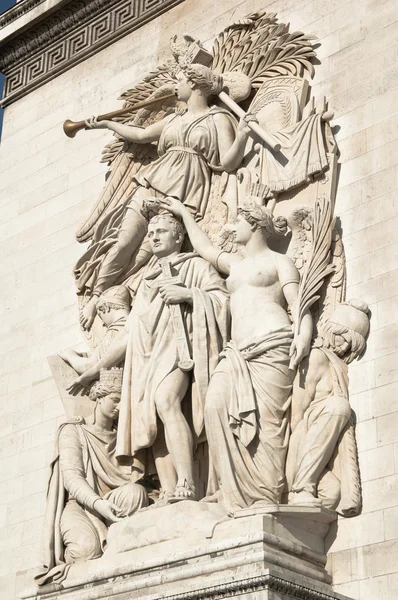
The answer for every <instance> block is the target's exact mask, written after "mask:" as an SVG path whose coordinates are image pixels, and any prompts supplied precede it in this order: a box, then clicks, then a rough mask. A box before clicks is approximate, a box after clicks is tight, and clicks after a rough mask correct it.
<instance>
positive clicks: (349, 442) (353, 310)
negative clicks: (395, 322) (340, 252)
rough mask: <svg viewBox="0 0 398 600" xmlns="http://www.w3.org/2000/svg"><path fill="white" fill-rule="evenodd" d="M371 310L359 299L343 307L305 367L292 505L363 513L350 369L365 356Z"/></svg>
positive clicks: (292, 460)
mask: <svg viewBox="0 0 398 600" xmlns="http://www.w3.org/2000/svg"><path fill="white" fill-rule="evenodd" d="M368 311H369V309H368V306H367V305H366V304H365V303H364V302H361V301H359V300H351V301H349V302H347V303H341V304H339V305H338V306H337V308H336V309H335V311H334V312H333V313H332V315H331V317H330V319H329V321H328V323H327V325H326V326H325V328H324V330H323V331H322V337H319V338H318V339H317V340H316V341H315V342H314V344H313V346H312V349H311V352H310V354H309V356H307V357H306V358H305V359H304V361H303V362H302V363H301V368H300V372H299V373H298V377H297V379H296V382H295V385H294V387H293V419H292V430H293V431H292V435H291V437H290V441H289V456H288V459H287V465H286V474H287V480H288V487H289V491H290V493H289V503H290V504H298V505H300V506H302V505H309V506H314V505H317V504H321V503H322V504H323V505H324V506H327V507H329V508H332V509H336V508H337V507H338V505H339V503H340V506H339V508H338V510H339V512H341V513H342V514H343V515H345V516H350V515H352V514H356V513H358V511H359V509H360V489H359V480H358V473H357V463H356V454H355V450H356V449H355V441H354V440H353V432H352V425H351V424H350V419H351V407H350V403H349V395H348V369H347V365H348V364H349V363H350V362H352V361H353V360H354V359H355V358H357V357H358V356H360V355H361V354H362V353H363V352H364V349H365V345H366V336H367V334H368V331H369V318H368V315H367V313H368ZM300 378H301V380H302V381H304V386H302V385H300V381H299V380H300ZM347 425H348V428H347ZM350 446H351V447H350ZM350 454H351V455H350Z"/></svg>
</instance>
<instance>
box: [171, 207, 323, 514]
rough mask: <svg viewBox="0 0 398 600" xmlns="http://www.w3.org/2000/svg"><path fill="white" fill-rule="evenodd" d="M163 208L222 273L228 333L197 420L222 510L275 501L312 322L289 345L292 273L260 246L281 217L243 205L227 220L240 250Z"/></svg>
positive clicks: (179, 211)
mask: <svg viewBox="0 0 398 600" xmlns="http://www.w3.org/2000/svg"><path fill="white" fill-rule="evenodd" d="M163 205H164V207H169V210H170V211H171V212H173V213H174V214H176V215H179V216H181V217H182V219H183V221H184V224H185V226H186V228H187V231H188V234H189V237H190V240H191V242H192V245H193V246H194V248H195V249H196V250H197V251H198V252H199V254H200V255H201V256H203V257H204V258H206V259H207V260H209V261H210V262H212V263H213V264H214V265H216V266H217V268H218V269H219V270H220V271H221V272H223V273H226V274H227V275H228V279H227V287H228V290H229V292H230V295H231V316H232V333H231V341H230V342H229V343H228V344H227V345H226V347H225V349H224V351H223V353H222V355H221V356H222V360H221V362H220V364H219V365H218V367H217V368H216V370H215V372H214V373H213V375H212V378H211V381H210V385H209V390H208V393H207V397H206V409H205V421H206V433H207V438H208V442H209V447H210V454H211V457H212V460H213V463H214V467H215V471H216V475H217V479H218V482H219V485H220V500H221V502H222V503H223V504H224V506H225V508H226V509H227V511H228V512H229V513H234V512H235V511H236V510H239V509H242V508H245V507H248V506H251V505H253V504H255V503H265V504H267V503H277V502H279V501H280V499H281V494H282V490H283V485H284V465H285V458H286V451H287V444H288V437H289V429H288V412H287V411H288V408H289V405H290V392H291V387H292V383H293V377H294V371H293V370H290V369H289V360H290V356H291V355H292V354H293V352H294V351H295V352H296V355H295V361H294V365H293V367H294V366H296V365H297V364H298V363H299V362H300V361H301V359H302V358H304V357H305V356H306V354H308V352H309V347H310V341H311V334H312V320H311V317H310V315H309V314H308V313H307V314H305V315H304V317H303V322H302V326H301V331H300V333H299V334H298V335H297V336H296V338H295V341H294V346H293V344H292V343H293V332H292V325H291V321H290V319H289V316H288V314H287V312H286V304H288V305H289V306H290V307H292V308H295V303H296V301H297V292H298V285H299V274H298V272H297V269H296V268H295V266H294V265H293V263H292V261H291V260H290V259H289V258H287V257H286V256H284V255H281V254H278V253H276V252H274V251H272V250H270V248H269V247H268V243H267V239H268V237H269V236H270V235H272V234H274V233H275V232H277V231H278V230H281V231H284V229H285V227H286V223H285V222H284V221H283V220H281V219H280V220H276V221H274V219H273V217H272V214H271V213H270V211H269V210H268V209H267V208H265V207H264V206H261V205H260V204H257V205H256V204H254V203H250V204H248V205H246V206H244V207H242V208H241V209H240V212H239V215H238V218H237V220H236V223H235V225H234V236H235V243H236V244H239V245H240V246H242V247H243V248H244V255H243V256H240V255H238V254H228V253H226V252H221V253H220V251H219V249H217V248H215V247H214V246H213V245H212V244H211V242H210V241H209V239H208V238H207V236H206V235H205V234H204V233H203V232H202V231H201V230H200V228H199V226H198V225H197V224H196V223H195V221H194V219H193V218H192V217H191V215H190V213H189V212H188V211H187V209H186V208H185V207H184V206H183V205H181V204H180V203H178V202H177V201H175V200H172V199H169V198H168V199H165V200H164V203H163Z"/></svg>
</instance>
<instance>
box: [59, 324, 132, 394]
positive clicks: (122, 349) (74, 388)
mask: <svg viewBox="0 0 398 600" xmlns="http://www.w3.org/2000/svg"><path fill="white" fill-rule="evenodd" d="M127 339H128V332H127V330H126V329H124V330H123V331H121V332H120V333H119V335H117V336H116V337H115V339H114V340H113V342H112V344H111V345H110V346H109V348H108V351H107V352H106V354H105V356H103V358H101V360H99V361H98V362H96V363H95V364H94V365H93V366H92V367H91V368H89V369H88V370H87V371H85V372H84V373H82V375H80V377H78V378H77V379H76V380H75V381H74V382H73V383H72V384H71V385H70V386H69V387H68V388H67V389H68V392H69V393H70V394H72V395H73V396H75V395H76V394H78V393H79V392H81V391H84V390H86V389H87V388H88V387H89V386H90V384H91V383H92V382H93V381H95V380H96V379H99V376H100V371H101V369H110V368H112V367H117V365H119V364H120V363H121V362H122V361H123V360H124V358H125V356H126V349H127Z"/></svg>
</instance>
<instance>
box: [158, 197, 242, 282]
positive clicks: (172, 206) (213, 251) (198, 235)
mask: <svg viewBox="0 0 398 600" xmlns="http://www.w3.org/2000/svg"><path fill="white" fill-rule="evenodd" d="M160 206H161V207H162V208H164V209H165V210H168V211H169V212H171V213H172V214H173V215H174V216H175V217H180V218H181V219H182V221H183V222H184V225H185V229H186V230H187V233H188V236H189V239H190V240H191V243H192V246H193V247H194V248H195V250H196V252H197V253H198V254H200V256H201V257H202V258H204V259H205V260H207V261H208V262H209V263H211V264H212V265H213V266H214V267H216V269H218V270H219V271H222V272H224V273H226V274H227V275H229V271H230V263H231V257H230V255H229V254H228V253H227V252H223V251H220V249H219V248H216V247H215V246H213V244H212V243H211V241H210V240H209V238H208V237H207V235H206V234H205V233H204V232H203V231H202V230H201V228H200V227H199V225H198V224H197V223H196V221H195V219H194V218H193V216H192V215H191V213H190V212H189V210H188V209H187V208H186V206H184V204H182V203H181V202H180V201H179V200H176V199H175V198H164V199H162V200H161V201H160ZM220 254H222V255H223V257H222V258H223V260H222V261H221V264H219V260H218V259H219V257H220Z"/></svg>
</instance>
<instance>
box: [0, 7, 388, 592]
mask: <svg viewBox="0 0 398 600" xmlns="http://www.w3.org/2000/svg"><path fill="white" fill-rule="evenodd" d="M260 8H268V10H269V11H272V12H276V13H278V15H279V18H280V21H282V22H288V21H290V23H291V30H295V29H301V30H303V31H305V32H306V33H313V34H315V35H316V36H317V37H318V38H319V42H320V44H321V45H320V47H319V49H318V57H319V59H320V61H321V64H320V65H319V66H318V67H317V69H316V78H315V82H314V88H313V89H314V92H315V95H316V96H317V97H321V96H322V95H326V96H327V97H328V98H329V100H330V108H331V109H332V110H333V111H334V113H335V119H334V121H333V123H334V124H335V126H336V127H337V128H339V131H338V133H337V140H338V142H339V146H340V150H341V154H342V156H341V174H340V185H339V193H338V201H337V210H336V212H337V214H338V215H339V216H340V218H341V224H342V230H343V239H344V243H345V248H346V254H347V266H348V282H349V289H348V297H359V298H362V299H364V300H366V301H367V302H368V303H369V304H370V306H371V309H372V320H371V333H370V337H369V343H368V350H367V353H366V355H365V357H364V358H363V359H362V360H361V361H360V362H359V363H356V364H354V365H353V366H351V368H350V376H351V383H350V387H351V399H352V406H353V408H354V410H355V412H356V415H357V421H358V425H357V438H358V446H359V453H360V465H361V473H362V482H363V498H364V505H363V512H362V514H361V516H359V517H356V518H354V519H352V520H339V522H338V526H337V531H336V530H334V531H332V532H331V533H330V536H329V537H330V545H331V546H330V570H331V572H332V573H333V577H334V582H335V589H336V590H337V591H339V592H341V593H344V594H347V595H348V596H352V598H354V599H356V600H359V599H360V600H371V599H372V600H373V599H375V598H377V599H378V600H387V599H390V600H392V599H393V598H396V597H397V596H398V575H397V564H398V552H397V549H398V474H397V473H398V403H397V400H396V395H397V392H398V383H397V381H398V366H397V365H398V344H397V339H398V273H397V267H398V242H397V241H395V240H396V237H395V235H394V234H395V231H396V229H397V226H398V204H397V169H398V166H397V165H398V67H397V58H398V24H397V22H396V19H397V18H398V13H397V6H396V2H395V1H394V0H389V1H386V2H382V0H352V1H350V2H346V0H328V1H326V0H313V1H312V2H303V3H301V6H298V4H297V2H294V1H293V0H277V1H275V2H267V0H251V1H250V2H239V1H238V0H222V1H218V2H216V1H211V0H202V2H201V3H198V2H196V1H195V0H186V1H185V2H183V3H182V4H181V5H179V6H177V7H176V8H174V9H172V10H171V11H169V12H168V13H166V14H164V15H162V16H161V17H159V18H157V19H155V20H154V21H152V22H150V23H149V24H146V25H145V26H143V27H142V28H141V29H140V30H138V31H136V32H134V33H132V34H130V35H127V36H126V37H124V38H123V39H121V40H120V41H118V42H116V43H114V44H113V45H112V46H110V47H108V48H107V49H106V50H103V51H102V52H100V53H98V54H96V55H95V56H93V57H91V58H89V59H87V60H86V61H84V62H82V63H81V64H79V65H77V66H75V67H74V68H72V69H71V70H69V71H68V72H67V73H64V74H62V75H60V76H59V77H57V78H55V79H54V80H53V81H51V82H50V83H47V84H46V85H44V86H43V87H41V88H39V89H38V90H35V91H33V92H31V93H30V94H29V95H28V96H26V97H24V98H22V99H21V100H19V101H17V102H16V103H14V104H12V105H11V106H9V107H7V108H6V111H5V119H4V130H3V141H2V145H1V148H0V171H1V174H0V190H1V193H0V203H1V211H0V258H1V261H0V298H1V304H0V310H1V325H0V336H1V356H0V415H1V418H0V596H1V598H2V599H3V600H11V599H13V598H15V597H17V595H18V593H19V592H20V591H21V589H23V588H24V587H26V586H27V585H29V584H30V583H31V578H32V575H33V573H34V570H35V568H36V567H37V566H38V565H39V562H40V558H39V538H40V531H41V528H42V524H43V514H44V508H45V489H46V480H47V475H48V471H47V465H48V463H49V461H50V459H51V455H52V450H53V440H54V436H55V431H56V428H57V425H58V424H59V423H60V422H61V421H62V419H63V409H62V405H61V402H60V400H59V397H58V394H57V390H56V387H55V384H54V382H53V381H52V379H51V376H50V371H49V368H48V365H47V360H46V357H47V356H48V355H49V354H51V353H54V352H56V350H57V349H59V348H66V347H69V346H75V345H76V344H79V343H81V339H82V338H81V334H80V332H79V328H78V326H77V307H76V300H75V296H74V289H73V281H72V277H71V269H72V265H73V263H74V262H75V260H76V259H77V258H78V257H79V255H80V254H81V252H82V247H81V246H80V245H79V244H78V243H77V242H76V241H75V240H74V231H75V230H76V228H77V225H78V224H79V223H80V221H81V220H82V219H83V218H84V216H85V215H86V214H87V213H88V211H89V209H90V207H91V206H92V204H93V203H94V201H95V199H96V198H97V196H98V194H99V192H100V189H101V187H102V183H103V179H104V174H105V172H106V166H105V165H101V164H99V157H100V153H101V149H102V147H103V146H104V144H105V142H106V141H107V140H108V139H109V137H108V135H109V134H107V133H106V132H102V131H100V132H98V131H97V132H89V133H80V134H79V135H78V136H77V137H76V138H75V139H74V140H70V139H67V138H66V137H65V136H64V134H63V132H62V127H61V126H62V122H63V121H64V120H65V119H66V118H72V119H75V118H76V119H77V118H83V117H85V116H89V115H91V114H97V113H100V112H104V111H106V110H110V109H112V108H113V107H115V108H117V107H118V103H117V102H116V97H117V96H118V94H119V93H120V92H122V91H123V90H125V89H126V88H127V87H128V86H130V85H131V84H132V83H133V82H135V81H136V80H138V79H139V78H141V77H142V76H143V75H144V74H145V73H147V72H148V71H149V70H150V69H151V68H152V67H154V66H155V64H156V63H157V62H158V59H159V58H160V57H161V56H163V55H164V53H165V51H166V48H167V43H168V40H169V38H170V36H171V35H172V34H173V33H174V32H176V31H187V32H190V33H193V34H194V35H197V36H198V37H200V38H201V39H202V40H203V41H206V40H210V39H211V38H212V37H213V36H214V35H215V34H216V33H217V32H219V31H220V30H221V29H222V28H223V27H224V26H226V25H227V24H228V23H230V22H231V20H236V19H238V18H240V17H243V16H244V15H245V14H247V13H249V12H252V11H254V10H257V9H260ZM394 20H395V22H394ZM394 450H395V453H394ZM394 460H395V462H394ZM394 572H395V573H394Z"/></svg>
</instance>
